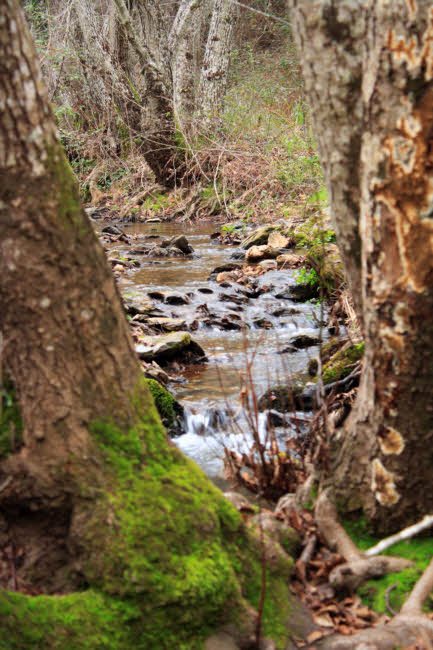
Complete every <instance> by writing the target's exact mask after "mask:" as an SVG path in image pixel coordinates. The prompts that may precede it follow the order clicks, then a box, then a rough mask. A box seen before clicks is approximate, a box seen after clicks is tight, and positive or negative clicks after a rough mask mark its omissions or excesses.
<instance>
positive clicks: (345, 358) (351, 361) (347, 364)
mask: <svg viewBox="0 0 433 650" xmlns="http://www.w3.org/2000/svg"><path fill="white" fill-rule="evenodd" d="M363 354H364V343H363V342H362V343H359V344H357V345H351V346H350V347H346V346H344V347H343V348H341V350H338V352H336V353H335V354H333V355H332V356H331V358H330V359H329V361H328V362H327V363H325V365H324V366H323V371H322V377H323V383H324V384H331V383H332V382H334V381H339V380H340V379H344V378H345V377H347V376H348V375H350V373H351V372H352V370H353V369H354V367H355V364H356V362H357V361H359V359H361V358H362V356H363Z"/></svg>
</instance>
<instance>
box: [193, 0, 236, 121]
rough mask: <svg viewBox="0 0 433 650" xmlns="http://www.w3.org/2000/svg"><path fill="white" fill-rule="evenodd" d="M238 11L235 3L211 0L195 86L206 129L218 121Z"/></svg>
mask: <svg viewBox="0 0 433 650" xmlns="http://www.w3.org/2000/svg"><path fill="white" fill-rule="evenodd" d="M238 13H239V9H238V7H237V5H235V4H233V3H231V2H226V1H225V0H214V3H213V12H212V18H211V23H210V27H209V33H208V37H207V43H206V49H205V53H204V57H203V65H202V71H201V78H200V84H199V89H198V98H199V99H198V101H199V103H200V116H201V125H200V126H201V127H202V128H204V129H205V130H209V128H211V127H215V126H219V124H220V122H221V116H222V111H223V108H224V96H225V91H226V87H227V77H228V71H229V64H230V55H231V49H232V44H233V38H234V27H235V24H236V21H237V17H238Z"/></svg>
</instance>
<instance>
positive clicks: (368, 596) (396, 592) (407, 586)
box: [343, 517, 433, 614]
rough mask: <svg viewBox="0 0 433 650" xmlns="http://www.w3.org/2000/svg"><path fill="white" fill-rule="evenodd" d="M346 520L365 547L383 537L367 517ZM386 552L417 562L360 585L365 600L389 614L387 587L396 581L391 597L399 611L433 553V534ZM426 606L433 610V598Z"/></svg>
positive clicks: (349, 529) (357, 539)
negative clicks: (374, 532) (376, 531)
mask: <svg viewBox="0 0 433 650" xmlns="http://www.w3.org/2000/svg"><path fill="white" fill-rule="evenodd" d="M343 523H344V528H345V530H346V531H347V532H348V533H349V535H350V537H351V538H352V539H353V541H354V542H356V544H357V546H358V547H359V548H360V549H361V550H362V551H365V550H367V549H368V548H370V547H371V546H374V545H375V544H377V542H379V541H380V538H378V537H375V536H374V535H373V534H372V533H371V531H370V529H369V525H368V522H367V520H366V519H365V518H364V517H361V518H360V519H359V520H357V521H344V522H343ZM383 555H395V556H397V557H403V558H406V559H408V560H411V561H412V562H413V563H414V566H413V567H410V568H408V569H405V570H404V571H400V572H399V573H390V574H388V575H386V576H383V577H382V578H380V579H378V580H369V581H368V582H366V583H365V584H364V585H362V586H361V587H360V588H359V589H358V594H359V596H360V597H361V598H362V600H363V602H364V603H365V604H367V605H368V606H369V607H371V608H372V609H374V610H376V611H377V612H381V613H385V612H387V613H388V614H389V611H387V606H386V592H387V590H388V589H389V588H390V587H391V586H392V585H394V584H396V587H395V588H393V589H392V590H390V592H389V595H388V598H389V603H390V605H391V607H392V608H393V609H394V610H395V611H398V610H399V609H400V607H401V606H402V604H403V603H404V601H405V600H406V598H407V597H408V595H409V594H410V592H411V591H412V588H413V587H414V585H415V583H416V581H417V580H418V578H419V577H420V576H421V575H422V573H423V572H424V571H425V569H426V568H427V566H428V564H429V562H430V560H431V558H432V557H433V537H432V536H428V537H427V536H425V537H415V538H413V539H411V540H407V541H402V542H399V543H398V544H394V546H392V547H391V548H389V549H387V550H386V551H384V552H383ZM426 609H429V610H433V603H432V601H431V600H430V601H428V602H427V603H426Z"/></svg>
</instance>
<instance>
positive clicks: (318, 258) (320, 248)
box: [307, 242, 344, 293]
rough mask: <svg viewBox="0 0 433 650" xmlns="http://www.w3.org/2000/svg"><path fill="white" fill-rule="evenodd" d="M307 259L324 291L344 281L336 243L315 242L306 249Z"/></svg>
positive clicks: (329, 290)
mask: <svg viewBox="0 0 433 650" xmlns="http://www.w3.org/2000/svg"><path fill="white" fill-rule="evenodd" d="M307 261H308V263H309V264H310V265H311V266H312V268H313V269H314V270H315V271H316V273H317V275H318V278H319V282H320V284H321V285H322V287H323V290H324V292H325V293H331V292H332V291H333V290H334V289H336V288H338V287H340V286H341V285H342V284H343V283H344V269H343V262H342V261H341V256H340V251H339V250H338V246H337V245H336V244H322V243H321V242H320V243H318V244H315V245H314V246H312V247H311V248H310V250H309V251H308V254H307Z"/></svg>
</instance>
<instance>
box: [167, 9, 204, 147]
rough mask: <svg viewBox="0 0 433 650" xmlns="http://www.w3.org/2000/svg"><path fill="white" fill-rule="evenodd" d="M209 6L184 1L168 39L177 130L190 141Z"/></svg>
mask: <svg viewBox="0 0 433 650" xmlns="http://www.w3.org/2000/svg"><path fill="white" fill-rule="evenodd" d="M206 4H207V2H206V0H183V1H182V2H181V3H180V6H179V10H178V13H177V14H176V18H175V20H174V22H173V26H172V29H171V32H170V36H169V48H170V51H171V53H172V64H171V66H172V75H173V105H174V111H175V116H176V122H177V126H178V128H179V129H180V131H181V132H182V133H184V134H185V135H186V136H187V137H188V135H189V134H190V132H191V131H192V130H193V124H194V113H195V110H196V98H197V97H196V96H197V86H198V81H199V76H200V74H199V73H200V67H199V66H200V46H201V39H202V34H203V27H204V20H205V7H206Z"/></svg>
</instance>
